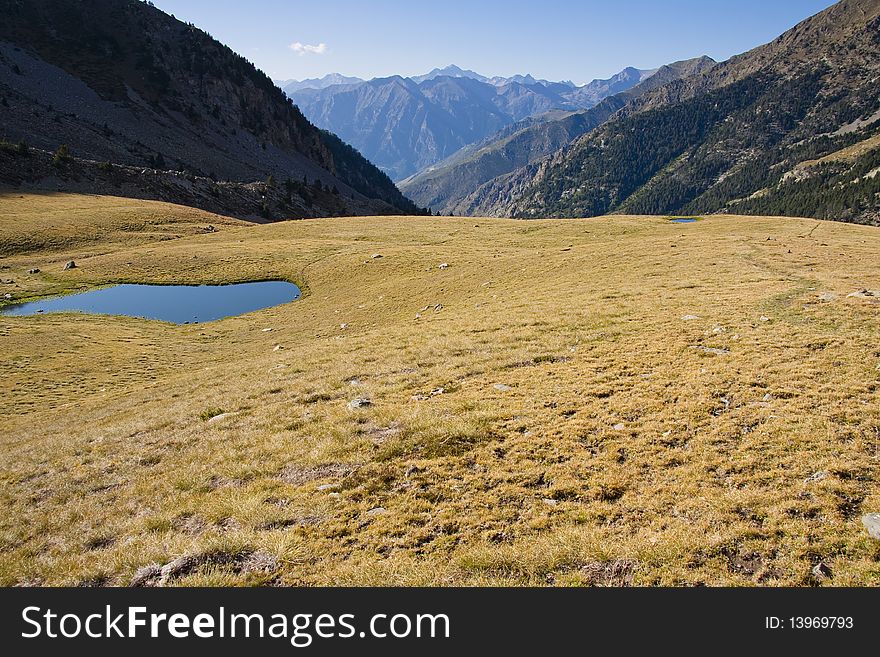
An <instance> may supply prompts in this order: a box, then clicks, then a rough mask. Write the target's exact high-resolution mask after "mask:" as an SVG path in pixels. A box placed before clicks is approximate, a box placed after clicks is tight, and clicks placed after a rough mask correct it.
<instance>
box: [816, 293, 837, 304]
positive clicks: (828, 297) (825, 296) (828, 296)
mask: <svg viewBox="0 0 880 657" xmlns="http://www.w3.org/2000/svg"><path fill="white" fill-rule="evenodd" d="M837 297H838V294H837V293H836V292H822V294H820V295H819V301H825V302H828V301H835V300H836V299H837Z"/></svg>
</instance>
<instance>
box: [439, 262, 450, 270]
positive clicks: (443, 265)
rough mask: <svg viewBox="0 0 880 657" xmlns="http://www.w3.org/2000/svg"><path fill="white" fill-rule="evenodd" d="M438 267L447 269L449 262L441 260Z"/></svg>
mask: <svg viewBox="0 0 880 657" xmlns="http://www.w3.org/2000/svg"><path fill="white" fill-rule="evenodd" d="M438 268H439V269H449V263H448V262H441V263H440V265H439V266H438Z"/></svg>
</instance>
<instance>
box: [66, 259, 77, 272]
mask: <svg viewBox="0 0 880 657" xmlns="http://www.w3.org/2000/svg"><path fill="white" fill-rule="evenodd" d="M69 269H76V263H75V262H74V261H73V260H68V261H67V262H66V263H64V271H67V270H69Z"/></svg>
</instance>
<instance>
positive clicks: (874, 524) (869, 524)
mask: <svg viewBox="0 0 880 657" xmlns="http://www.w3.org/2000/svg"><path fill="white" fill-rule="evenodd" d="M862 524H863V525H864V526H865V529H867V530H868V536H870V537H871V538H876V539H877V540H878V541H880V513H867V514H865V515H863V516H862Z"/></svg>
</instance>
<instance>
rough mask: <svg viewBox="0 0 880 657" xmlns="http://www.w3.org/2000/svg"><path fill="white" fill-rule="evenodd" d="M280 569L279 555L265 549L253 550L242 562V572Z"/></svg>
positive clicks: (265, 571) (266, 571)
mask: <svg viewBox="0 0 880 657" xmlns="http://www.w3.org/2000/svg"><path fill="white" fill-rule="evenodd" d="M276 570H278V557H276V556H275V555H274V554H272V553H271V552H266V551H265V550H257V551H255V552H251V553H250V554H249V555H248V556H247V558H246V559H244V561H242V562H241V572H242V573H272V572H275V571H276Z"/></svg>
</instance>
